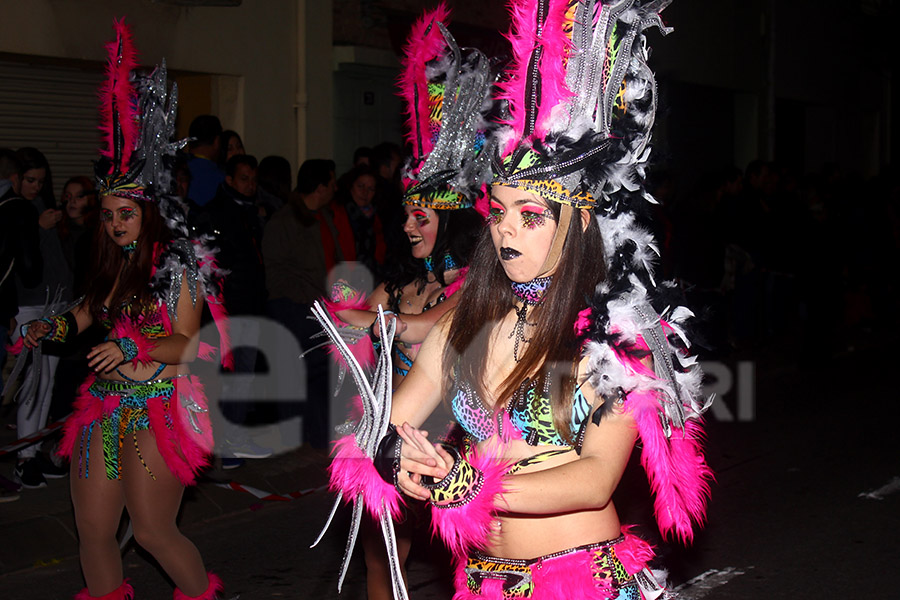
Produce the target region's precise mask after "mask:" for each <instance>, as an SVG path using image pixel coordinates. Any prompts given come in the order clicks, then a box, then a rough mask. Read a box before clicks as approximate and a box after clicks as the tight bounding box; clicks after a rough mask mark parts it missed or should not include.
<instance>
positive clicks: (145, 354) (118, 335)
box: [113, 316, 156, 368]
mask: <svg viewBox="0 0 900 600" xmlns="http://www.w3.org/2000/svg"><path fill="white" fill-rule="evenodd" d="M113 337H114V338H115V339H124V338H128V339H130V340H131V341H132V342H134V346H133V349H134V354H133V356H130V357H129V356H127V355H126V359H127V360H128V361H129V362H131V365H132V366H133V367H134V368H138V366H139V365H148V364H150V363H152V362H154V359H153V358H152V357H151V356H150V353H151V352H153V350H155V349H156V344H155V343H154V342H153V341H152V340H150V339H149V338H147V337H145V336H144V334H143V333H141V329H140V326H138V325H137V324H136V323H134V322H133V321H132V320H131V319H130V318H128V317H125V316H123V317H122V318H120V319H118V320H117V321H116V324H115V327H113ZM113 341H115V340H113ZM120 347H121V346H120Z"/></svg>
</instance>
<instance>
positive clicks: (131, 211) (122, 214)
mask: <svg viewBox="0 0 900 600" xmlns="http://www.w3.org/2000/svg"><path fill="white" fill-rule="evenodd" d="M137 212H138V211H137V209H136V208H127V207H126V208H120V209H119V218H121V219H122V220H123V221H130V220H131V219H133V218H135V217H136V216H137Z"/></svg>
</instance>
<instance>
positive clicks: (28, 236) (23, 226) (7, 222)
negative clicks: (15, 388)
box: [0, 148, 44, 392]
mask: <svg viewBox="0 0 900 600" xmlns="http://www.w3.org/2000/svg"><path fill="white" fill-rule="evenodd" d="M21 177H22V162H21V161H20V160H19V158H18V157H17V156H16V153H15V152H13V151H12V150H10V149H9V148H0V369H2V367H3V363H5V362H6V342H7V341H8V337H9V333H10V330H11V329H12V327H13V324H14V323H13V319H15V316H16V313H17V312H18V310H19V300H18V294H17V292H16V277H18V278H19V280H20V281H21V282H22V284H23V285H26V286H29V287H32V286H36V285H37V284H38V283H40V282H41V277H42V276H43V269H44V261H43V259H42V258H41V239H40V234H39V232H38V212H37V209H36V208H35V207H34V206H33V205H32V204H31V202H29V201H28V200H26V199H25V198H23V197H22V196H21V195H20V194H19V185H20V183H21ZM2 391H3V380H2V378H0V392H2Z"/></svg>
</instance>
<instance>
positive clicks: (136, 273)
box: [24, 22, 222, 600]
mask: <svg viewBox="0 0 900 600" xmlns="http://www.w3.org/2000/svg"><path fill="white" fill-rule="evenodd" d="M116 35H117V39H116V42H115V43H114V44H111V45H110V46H109V49H110V62H109V68H108V72H107V75H108V81H107V84H106V86H105V87H104V88H103V89H102V90H101V95H102V97H103V100H104V104H103V107H102V113H101V116H102V120H103V133H104V136H105V142H106V148H105V150H102V151H101V155H102V158H101V160H100V161H99V162H98V166H97V178H98V193H99V195H100V220H101V223H102V226H101V227H100V228H99V230H98V231H97V238H96V241H95V245H94V265H95V266H94V269H93V272H94V274H95V275H94V280H93V282H92V283H91V285H90V286H88V292H87V295H86V296H85V297H84V299H83V301H81V302H80V303H79V304H78V305H77V306H76V307H75V308H73V309H72V310H71V311H70V312H67V313H65V314H63V315H58V316H54V317H51V318H48V319H42V320H38V321H33V322H31V323H29V324H28V326H27V331H26V333H25V336H24V338H25V345H26V347H28V348H32V347H34V346H36V345H37V344H38V343H40V342H41V340H54V341H66V340H67V339H70V338H72V337H73V336H75V335H76V334H77V333H78V332H79V331H84V330H85V329H87V327H88V326H89V325H91V324H92V323H95V322H96V323H100V324H102V325H103V326H104V327H106V328H107V329H108V330H109V337H108V339H107V341H105V342H103V343H101V344H99V345H97V346H95V347H94V348H93V349H91V351H90V352H89V353H88V365H89V366H90V367H91V368H92V369H93V371H94V375H92V376H91V377H89V378H88V380H87V381H85V383H84V384H83V385H82V387H81V389H80V390H79V394H78V398H77V399H76V402H75V406H74V413H73V415H72V416H71V417H70V418H69V419H68V421H67V422H66V425H65V428H64V435H63V442H62V443H61V445H60V453H61V454H63V455H66V456H69V457H70V458H71V491H72V503H73V504H74V507H75V521H76V526H77V529H78V537H79V554H80V558H81V566H82V572H83V574H84V579H85V582H86V584H87V587H86V588H85V589H84V590H83V591H82V592H80V593H79V594H78V595H77V596H76V598H77V599H78V600H90V599H92V598H103V599H106V600H119V599H124V598H131V597H132V594H133V591H132V588H131V585H130V584H129V583H128V581H127V580H123V572H122V571H123V570H122V558H121V554H120V551H119V546H118V543H117V540H116V530H117V528H118V526H119V520H120V518H121V516H122V511H123V509H124V510H127V511H128V515H129V517H130V519H131V523H132V526H133V530H134V536H135V539H136V541H137V542H138V543H139V544H141V546H143V547H144V548H145V549H146V550H148V551H149V552H150V553H151V554H153V556H154V558H155V559H156V560H157V561H158V562H159V564H160V565H161V566H162V567H163V569H164V570H165V571H166V573H167V574H168V575H169V576H170V577H171V578H172V580H173V581H174V582H175V585H176V586H177V589H176V590H175V592H174V598H175V599H176V600H183V599H186V598H200V599H203V600H212V599H213V598H215V597H216V596H217V594H218V592H219V591H221V589H222V583H221V580H220V579H219V578H218V577H217V576H216V575H214V574H212V573H207V571H206V569H205V568H204V565H203V560H202V559H201V557H200V553H199V552H198V550H197V548H196V547H195V546H194V545H193V544H192V543H191V542H190V541H189V540H188V539H187V538H185V537H184V536H183V535H182V534H181V532H180V531H179V530H178V527H177V525H176V517H177V514H178V509H179V507H180V505H181V499H182V495H183V493H184V487H185V486H186V485H191V484H193V483H194V482H195V478H196V475H197V473H198V472H199V471H200V470H202V468H203V467H204V466H205V465H206V464H207V462H208V460H207V457H208V454H209V452H210V451H211V449H212V431H211V426H210V421H209V417H208V415H207V412H206V399H205V397H204V395H203V388H202V386H201V385H200V383H199V381H197V379H196V378H195V377H193V376H192V375H190V374H189V371H188V366H187V364H188V363H189V362H191V361H192V360H194V358H196V357H197V354H198V347H199V340H198V330H199V327H200V315H201V311H202V310H203V305H204V297H205V298H208V299H209V301H210V302H211V304H210V309H211V311H212V312H213V315H214V316H222V315H221V311H220V308H221V303H220V296H219V294H218V284H217V282H216V279H217V278H218V273H217V272H216V268H215V263H214V261H213V260H212V256H211V254H210V253H209V252H208V251H207V250H206V249H205V248H204V247H203V246H202V244H200V243H195V242H193V241H191V240H189V239H185V238H186V234H187V229H186V227H185V224H184V223H185V222H184V215H183V212H181V209H180V206H179V205H178V201H177V200H176V199H175V198H174V197H173V196H172V195H171V194H172V180H171V174H169V173H168V172H167V171H166V166H165V164H164V161H163V159H164V157H165V156H166V155H168V154H171V153H172V152H174V149H175V144H170V143H169V140H170V137H171V135H172V134H173V133H174V119H175V114H174V111H175V106H174V102H170V103H169V104H168V105H167V104H166V94H167V90H166V74H165V66H163V68H161V69H159V68H158V69H156V70H155V71H154V72H153V73H152V74H151V75H150V76H149V77H141V76H137V77H136V79H135V80H131V79H130V77H132V74H131V71H132V69H134V68H135V67H136V66H137V65H136V62H135V51H134V48H133V47H132V46H131V39H130V32H129V31H128V29H127V28H126V27H125V25H124V24H123V23H121V22H117V23H116ZM132 81H133V83H132ZM136 111H140V112H136Z"/></svg>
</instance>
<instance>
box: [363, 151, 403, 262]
mask: <svg viewBox="0 0 900 600" xmlns="http://www.w3.org/2000/svg"><path fill="white" fill-rule="evenodd" d="M402 159H403V158H402V154H401V151H400V147H399V146H398V145H397V144H393V143H391V142H383V143H381V144H378V145H377V146H375V147H374V148H372V163H371V165H372V168H373V169H374V170H375V173H376V174H377V175H378V190H377V192H376V194H375V198H376V200H377V202H376V204H375V209H376V210H377V211H378V216H379V217H380V218H381V223H382V224H383V225H384V232H385V242H386V243H387V247H388V258H387V260H388V261H391V260H393V259H394V257H393V254H392V253H393V252H394V249H395V248H401V249H403V250H400V251H399V252H400V255H401V256H403V255H405V252H406V251H405V246H404V244H406V241H405V238H406V236H405V235H403V223H404V222H405V221H406V215H405V213H404V212H403V208H402V207H403V202H402V201H403V186H402V185H401V184H400V163H401V161H402ZM397 258H399V257H397Z"/></svg>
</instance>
